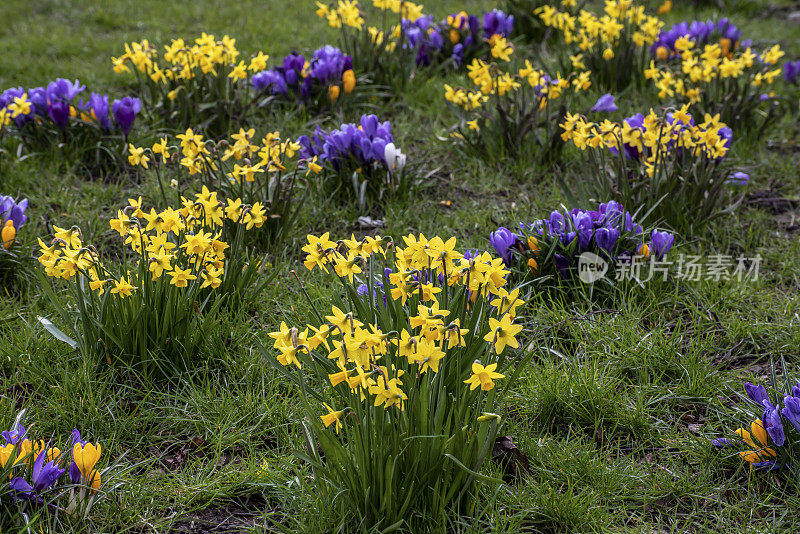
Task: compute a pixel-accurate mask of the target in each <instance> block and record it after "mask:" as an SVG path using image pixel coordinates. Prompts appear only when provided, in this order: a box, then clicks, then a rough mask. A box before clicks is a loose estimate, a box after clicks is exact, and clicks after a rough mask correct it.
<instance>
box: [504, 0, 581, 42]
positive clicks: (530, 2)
mask: <svg viewBox="0 0 800 534" xmlns="http://www.w3.org/2000/svg"><path fill="white" fill-rule="evenodd" d="M503 5H504V9H506V10H507V11H508V12H509V14H511V15H513V17H514V33H515V36H519V37H522V38H523V39H525V41H527V42H529V43H536V44H539V43H541V42H542V41H543V40H544V38H545V35H546V34H547V29H548V27H547V26H546V25H545V24H544V22H543V21H542V19H541V18H539V12H540V11H539V10H540V9H541V8H545V7H548V8H550V9H553V10H555V9H559V11H561V12H564V13H566V14H568V15H572V16H576V15H577V14H578V1H577V0H558V1H552V0H504V1H503ZM582 5H583V3H581V6H582Z"/></svg>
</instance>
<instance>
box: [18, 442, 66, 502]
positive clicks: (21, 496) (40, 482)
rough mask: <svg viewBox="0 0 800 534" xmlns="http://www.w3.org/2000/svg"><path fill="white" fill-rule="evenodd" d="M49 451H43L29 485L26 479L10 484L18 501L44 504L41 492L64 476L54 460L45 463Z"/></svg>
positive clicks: (19, 478) (37, 460)
mask: <svg viewBox="0 0 800 534" xmlns="http://www.w3.org/2000/svg"><path fill="white" fill-rule="evenodd" d="M46 458H47V450H43V451H42V452H40V453H39V455H38V456H37V457H36V461H34V463H33V473H32V474H31V482H33V484H32V485H31V484H29V483H28V482H27V481H26V480H25V479H24V478H22V477H16V478H14V479H13V480H12V481H11V482H10V484H9V485H10V486H11V491H12V493H13V494H14V498H15V499H17V500H27V501H34V502H37V503H40V504H41V503H42V502H43V501H42V498H41V496H40V494H41V492H43V491H45V490H47V489H49V488H50V487H51V486H52V485H53V484H55V483H56V481H57V480H58V479H59V478H60V477H61V475H63V474H64V470H63V469H60V468H59V467H58V466H57V465H56V463H55V461H54V460H51V461H49V462H47V463H45V459H46Z"/></svg>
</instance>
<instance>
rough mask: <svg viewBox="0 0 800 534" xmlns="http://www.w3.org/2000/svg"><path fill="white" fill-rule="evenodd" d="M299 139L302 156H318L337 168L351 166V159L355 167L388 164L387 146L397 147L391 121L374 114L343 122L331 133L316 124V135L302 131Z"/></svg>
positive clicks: (309, 157) (307, 157)
mask: <svg viewBox="0 0 800 534" xmlns="http://www.w3.org/2000/svg"><path fill="white" fill-rule="evenodd" d="M297 142H298V143H300V146H301V149H300V155H301V157H303V158H304V159H312V158H314V157H317V158H319V160H320V161H323V162H328V163H329V164H330V165H331V166H332V167H333V168H334V169H335V170H337V171H339V170H342V169H350V168H351V166H350V164H351V163H352V164H355V166H356V167H362V166H365V167H370V166H372V165H373V164H380V165H382V166H387V161H386V147H387V146H389V145H391V146H392V147H394V138H393V137H392V125H391V124H390V123H389V121H386V122H380V121H379V120H378V117H377V116H375V115H364V116H362V117H361V121H360V123H359V124H352V123H348V124H342V125H341V126H340V127H339V128H338V129H336V130H333V131H332V132H329V133H326V132H325V131H323V130H322V129H320V128H319V127H317V130H316V132H315V133H314V135H312V136H310V137H309V136H307V135H302V136H300V137H299V138H298V139H297Z"/></svg>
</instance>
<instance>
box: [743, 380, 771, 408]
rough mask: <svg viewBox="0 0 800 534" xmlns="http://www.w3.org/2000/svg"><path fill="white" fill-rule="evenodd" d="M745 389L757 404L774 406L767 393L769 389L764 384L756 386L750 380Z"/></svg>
mask: <svg viewBox="0 0 800 534" xmlns="http://www.w3.org/2000/svg"><path fill="white" fill-rule="evenodd" d="M744 390H745V392H746V393H747V396H748V397H750V399H751V400H752V401H753V402H755V403H756V404H760V405H761V406H764V407H767V406H772V403H771V402H770V401H769V395H767V390H766V388H765V387H764V386H756V385H755V384H751V383H750V382H745V383H744Z"/></svg>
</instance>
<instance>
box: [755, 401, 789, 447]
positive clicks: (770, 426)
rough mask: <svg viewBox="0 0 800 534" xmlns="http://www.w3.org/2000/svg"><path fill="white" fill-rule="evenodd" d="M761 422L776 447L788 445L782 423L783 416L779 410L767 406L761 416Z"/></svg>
mask: <svg viewBox="0 0 800 534" xmlns="http://www.w3.org/2000/svg"><path fill="white" fill-rule="evenodd" d="M761 422H762V423H763V424H764V430H766V431H767V434H769V437H770V438H772V442H773V443H774V444H775V445H777V446H778V447H780V446H781V445H783V444H784V443H786V435H785V434H784V432H783V423H782V422H781V414H780V412H779V411H778V408H776V407H775V406H767V407H766V408H765V409H764V414H763V415H762V416H761Z"/></svg>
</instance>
